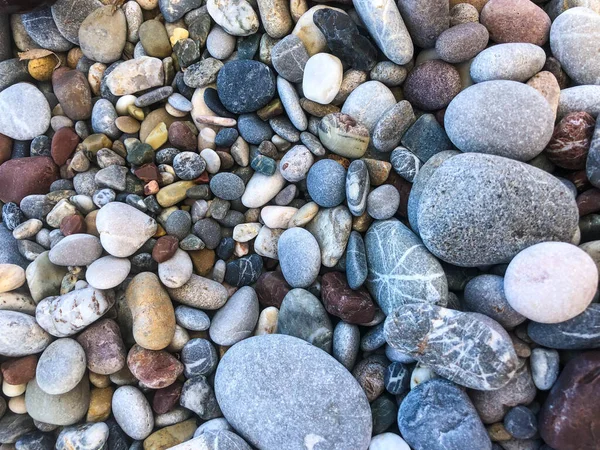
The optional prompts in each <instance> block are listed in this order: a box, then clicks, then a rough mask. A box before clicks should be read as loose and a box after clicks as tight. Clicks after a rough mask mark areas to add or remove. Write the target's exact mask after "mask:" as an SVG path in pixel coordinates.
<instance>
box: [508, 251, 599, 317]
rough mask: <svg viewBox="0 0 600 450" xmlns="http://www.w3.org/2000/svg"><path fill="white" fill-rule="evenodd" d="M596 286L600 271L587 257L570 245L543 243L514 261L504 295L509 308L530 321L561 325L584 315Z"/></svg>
mask: <svg viewBox="0 0 600 450" xmlns="http://www.w3.org/2000/svg"><path fill="white" fill-rule="evenodd" d="M574 273H577V274H578V276H577V279H576V281H575V280H574V279H573V278H572V274H574ZM540 277H543V280H542V278H540ZM540 280H542V281H540ZM597 283H598V270H597V269H596V265H595V264H594V261H593V260H592V258H591V257H590V256H589V255H588V254H587V253H585V252H584V251H583V250H581V249H580V248H578V247H576V246H574V245H571V244H567V243H562V242H544V243H540V244H536V245H533V246H531V247H528V248H527V249H525V250H523V251H521V252H520V253H519V254H518V255H517V256H515V257H514V258H513V259H512V261H511V262H510V264H509V265H508V269H507V270H506V275H505V279H504V291H505V294H506V299H507V300H508V302H509V303H510V305H511V306H512V307H513V308H514V309H515V310H516V311H518V312H519V313H521V314H522V315H523V316H525V317H527V318H528V319H530V320H533V321H535V322H540V323H560V322H564V321H566V320H569V319H572V318H574V317H576V316H578V315H579V314H581V313H582V312H583V311H585V309H586V308H587V307H588V305H589V304H590V303H591V301H592V299H593V297H594V295H595V293H596V285H597Z"/></svg>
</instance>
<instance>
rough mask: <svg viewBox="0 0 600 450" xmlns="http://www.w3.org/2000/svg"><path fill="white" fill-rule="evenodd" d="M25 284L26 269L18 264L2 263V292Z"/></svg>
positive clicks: (0, 279) (0, 271)
mask: <svg viewBox="0 0 600 450" xmlns="http://www.w3.org/2000/svg"><path fill="white" fill-rule="evenodd" d="M23 284H25V270H24V269H23V268H22V267H21V266H17V265H16V264H0V292H9V291H13V290H15V289H17V288H20V287H21V286H23Z"/></svg>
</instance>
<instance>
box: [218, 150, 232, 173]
mask: <svg viewBox="0 0 600 450" xmlns="http://www.w3.org/2000/svg"><path fill="white" fill-rule="evenodd" d="M216 153H217V156H218V157H219V159H220V160H221V169H223V170H229V169H231V168H232V167H233V166H234V165H235V161H234V159H233V156H231V154H230V153H229V152H224V151H221V150H217V152H216Z"/></svg>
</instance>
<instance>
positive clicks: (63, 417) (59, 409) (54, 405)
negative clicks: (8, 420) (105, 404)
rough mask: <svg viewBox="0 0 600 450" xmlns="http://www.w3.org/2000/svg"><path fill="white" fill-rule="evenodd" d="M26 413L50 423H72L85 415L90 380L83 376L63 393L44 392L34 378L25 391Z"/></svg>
mask: <svg viewBox="0 0 600 450" xmlns="http://www.w3.org/2000/svg"><path fill="white" fill-rule="evenodd" d="M25 404H26V406H27V414H29V415H30V416H31V417H32V418H33V419H34V420H37V421H39V422H44V423H47V424H51V425H73V424H74V423H77V422H79V421H80V420H81V419H83V418H84V417H85V414H86V412H87V410H88V406H89V404H90V382H89V381H88V379H87V377H84V378H83V379H82V380H81V381H80V382H79V384H78V385H77V386H75V388H74V389H72V390H70V391H69V392H67V393H65V394H60V395H50V394H47V393H46V392H44V391H43V390H42V389H41V388H40V386H39V385H38V384H37V381H36V379H35V378H34V379H33V380H31V381H30V382H29V383H28V384H27V391H25Z"/></svg>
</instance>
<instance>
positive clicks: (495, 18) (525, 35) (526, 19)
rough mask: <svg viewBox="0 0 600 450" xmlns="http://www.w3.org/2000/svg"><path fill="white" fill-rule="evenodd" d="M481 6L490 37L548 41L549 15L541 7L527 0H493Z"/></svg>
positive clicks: (500, 41) (481, 15)
mask: <svg viewBox="0 0 600 450" xmlns="http://www.w3.org/2000/svg"><path fill="white" fill-rule="evenodd" d="M481 3H485V6H483V8H482V9H481V10H480V21H481V23H482V24H483V25H484V26H485V27H486V28H487V29H488V31H489V32H490V38H491V39H492V40H493V41H495V42H497V43H499V44H501V43H505V42H528V43H530V44H535V45H540V46H542V45H544V44H545V43H546V42H547V41H548V33H549V31H550V18H549V17H548V15H547V14H546V13H545V12H544V10H543V9H542V8H540V7H539V6H537V5H536V4H534V3H533V2H528V1H525V0H490V1H488V2H481Z"/></svg>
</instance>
